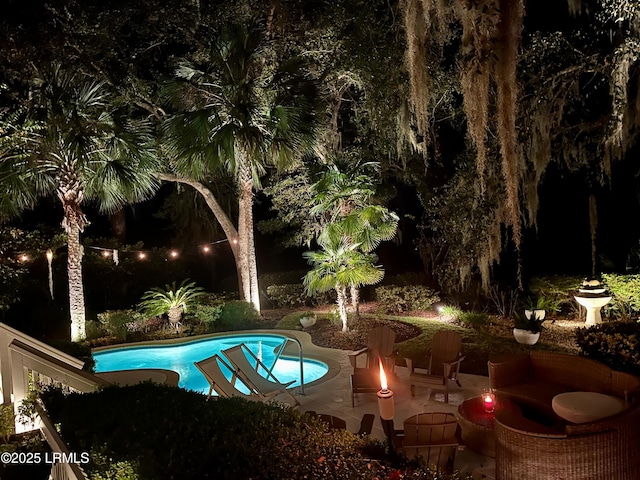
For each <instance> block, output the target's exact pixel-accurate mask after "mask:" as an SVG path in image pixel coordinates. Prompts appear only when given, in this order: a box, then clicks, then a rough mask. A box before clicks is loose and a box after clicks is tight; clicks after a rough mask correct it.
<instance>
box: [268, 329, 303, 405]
mask: <svg viewBox="0 0 640 480" xmlns="http://www.w3.org/2000/svg"><path fill="white" fill-rule="evenodd" d="M283 336H284V339H285V340H284V342H282V345H280V346H279V347H276V348H275V349H274V353H275V351H276V350H277V349H278V348H279V349H280V351H279V352H278V353H277V354H276V358H275V360H274V361H273V365H271V370H273V367H275V365H276V362H277V361H278V358H280V355H282V352H283V351H284V348H285V347H286V345H287V342H288V341H292V342H294V343H295V344H296V345H298V357H299V363H300V395H305V393H304V356H303V354H302V343H300V340H298V339H297V338H295V337H289V336H288V335H283ZM271 370H269V372H268V374H271Z"/></svg>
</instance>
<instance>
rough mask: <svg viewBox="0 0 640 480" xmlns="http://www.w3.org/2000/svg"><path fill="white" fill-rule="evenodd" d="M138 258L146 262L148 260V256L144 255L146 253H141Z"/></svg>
mask: <svg viewBox="0 0 640 480" xmlns="http://www.w3.org/2000/svg"><path fill="white" fill-rule="evenodd" d="M138 258H139V259H140V260H144V259H145V258H147V254H146V253H144V252H140V253H138Z"/></svg>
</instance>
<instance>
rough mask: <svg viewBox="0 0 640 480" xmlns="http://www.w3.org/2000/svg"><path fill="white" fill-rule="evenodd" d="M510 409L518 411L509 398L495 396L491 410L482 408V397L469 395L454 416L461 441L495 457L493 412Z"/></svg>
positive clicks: (488, 455)
mask: <svg viewBox="0 0 640 480" xmlns="http://www.w3.org/2000/svg"><path fill="white" fill-rule="evenodd" d="M501 410H511V411H513V412H518V413H519V412H520V407H518V405H516V404H515V403H514V402H512V401H511V400H509V399H507V398H504V397H501V396H496V405H495V409H494V411H493V412H487V411H485V409H484V405H483V402H482V397H481V396H477V397H471V398H468V399H466V400H465V401H464V402H462V403H461V404H460V405H459V406H458V412H457V414H456V417H457V419H458V423H459V424H460V433H461V436H462V441H463V443H464V444H465V445H466V446H468V447H469V448H470V449H471V450H474V451H476V452H478V453H481V454H482V455H486V456H487V457H492V458H493V457H495V456H496V453H495V436H494V433H493V425H494V417H495V412H497V411H501Z"/></svg>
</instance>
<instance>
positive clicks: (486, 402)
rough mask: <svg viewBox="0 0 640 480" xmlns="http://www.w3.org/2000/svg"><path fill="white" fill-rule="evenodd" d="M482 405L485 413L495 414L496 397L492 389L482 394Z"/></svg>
mask: <svg viewBox="0 0 640 480" xmlns="http://www.w3.org/2000/svg"><path fill="white" fill-rule="evenodd" d="M482 405H483V407H484V410H485V412H493V410H494V409H495V408H496V395H495V393H493V391H492V390H491V389H489V390H485V391H484V392H482Z"/></svg>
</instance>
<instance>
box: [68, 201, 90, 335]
mask: <svg viewBox="0 0 640 480" xmlns="http://www.w3.org/2000/svg"><path fill="white" fill-rule="evenodd" d="M65 210H66V209H65ZM74 213H75V212H74ZM65 229H66V231H67V237H68V240H67V249H68V255H67V273H68V277H69V313H70V316H71V341H72V342H78V341H81V340H84V339H85V338H86V332H85V312H84V286H83V284H82V255H83V252H82V245H80V231H81V230H82V228H81V227H80V223H79V222H78V219H77V217H76V215H75V214H74V215H69V216H67V215H65Z"/></svg>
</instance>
